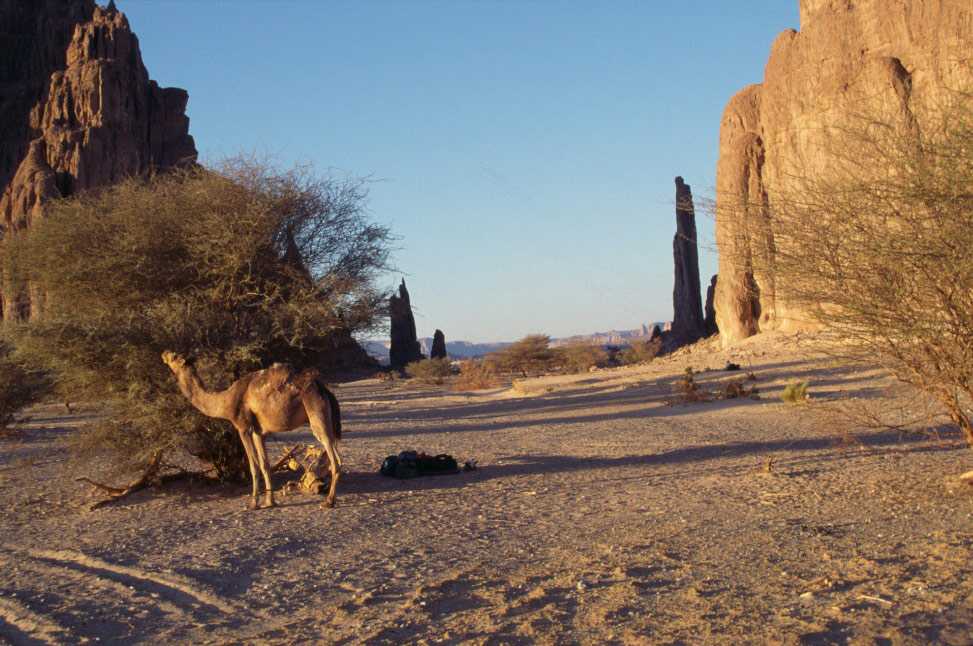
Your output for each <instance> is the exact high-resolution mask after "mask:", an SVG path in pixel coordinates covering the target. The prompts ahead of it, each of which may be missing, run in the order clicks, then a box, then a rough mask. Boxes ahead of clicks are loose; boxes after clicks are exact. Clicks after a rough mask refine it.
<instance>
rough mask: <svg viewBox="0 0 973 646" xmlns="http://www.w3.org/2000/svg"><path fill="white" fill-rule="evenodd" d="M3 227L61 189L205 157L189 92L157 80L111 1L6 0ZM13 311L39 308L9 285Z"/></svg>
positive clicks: (2, 33) (0, 9)
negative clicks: (193, 125) (194, 133)
mask: <svg viewBox="0 0 973 646" xmlns="http://www.w3.org/2000/svg"><path fill="white" fill-rule="evenodd" d="M0 46H2V49H3V52H4V57H3V60H2V62H0V151H2V152H0V235H10V234H13V233H14V232H15V231H16V230H18V229H20V228H23V227H25V226H29V224H30V221H31V219H33V218H36V217H39V216H40V214H41V213H42V210H43V204H44V203H45V202H46V201H48V200H50V199H52V198H56V197H60V196H67V195H72V194H74V193H76V192H78V191H81V190H84V189H88V188H93V187H97V186H104V185H106V184H110V183H112V182H116V181H118V180H120V179H123V178H124V177H127V176H129V175H133V174H138V173H142V172H145V171H148V170H150V169H164V168H168V167H172V166H174V165H177V164H182V163H192V162H194V161H195V159H196V147H195V145H194V142H193V138H192V137H191V136H190V135H189V118H188V117H187V116H186V114H185V110H186V102H187V100H188V95H187V93H186V92H185V91H184V90H180V89H178V88H160V87H159V86H158V84H156V83H155V81H152V80H150V79H149V75H148V72H147V71H146V69H145V65H144V64H143V63H142V55H141V53H140V51H139V44H138V38H136V36H135V34H134V33H132V31H131V29H130V27H129V24H128V20H127V19H126V18H125V15H124V14H122V13H121V12H120V11H118V10H117V9H116V8H115V7H114V3H109V5H108V8H102V7H99V6H96V5H95V4H94V2H92V1H91V0H31V1H30V2H24V1H23V0H0ZM0 290H2V291H0V299H2V302H3V307H2V315H3V318H5V319H6V318H15V317H19V316H22V315H24V314H25V313H26V312H27V311H29V310H30V306H29V302H28V298H27V297H26V295H23V294H17V293H15V292H14V291H13V290H12V289H11V287H10V286H5V288H3V287H0Z"/></svg>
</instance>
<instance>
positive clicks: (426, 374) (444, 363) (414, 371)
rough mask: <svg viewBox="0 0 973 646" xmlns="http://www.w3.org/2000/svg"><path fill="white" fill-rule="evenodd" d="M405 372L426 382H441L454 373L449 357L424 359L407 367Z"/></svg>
mask: <svg viewBox="0 0 973 646" xmlns="http://www.w3.org/2000/svg"><path fill="white" fill-rule="evenodd" d="M405 374H407V375H408V376H410V377H412V378H413V379H418V380H419V381H422V382H424V383H431V384H441V383H443V381H444V380H445V379H446V378H447V377H449V376H450V375H452V374H453V367H452V365H450V362H449V359H445V358H439V359H422V360H421V361H413V362H412V363H410V364H408V365H407V366H406V367H405Z"/></svg>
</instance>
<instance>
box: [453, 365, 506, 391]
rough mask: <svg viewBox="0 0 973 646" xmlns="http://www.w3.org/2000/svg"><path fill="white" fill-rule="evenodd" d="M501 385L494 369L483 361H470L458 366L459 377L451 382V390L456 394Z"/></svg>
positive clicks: (500, 380) (501, 381)
mask: <svg viewBox="0 0 973 646" xmlns="http://www.w3.org/2000/svg"><path fill="white" fill-rule="evenodd" d="M502 383H503V380H502V379H501V378H500V375H499V374H497V371H496V368H495V367H494V366H493V365H492V364H491V363H490V362H488V361H485V360H483V359H470V360H469V361H464V362H462V363H461V364H460V369H459V375H458V376H457V377H456V379H454V380H453V384H452V386H453V390H455V391H458V392H464V391H470V390H485V389H487V388H497V387H499V386H500V385H501V384H502Z"/></svg>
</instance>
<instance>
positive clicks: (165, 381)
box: [4, 159, 390, 477]
mask: <svg viewBox="0 0 973 646" xmlns="http://www.w3.org/2000/svg"><path fill="white" fill-rule="evenodd" d="M365 198H366V193H365V190H364V185H363V183H362V182H361V181H357V180H355V181H337V180H333V179H327V178H325V179H321V178H318V177H315V176H314V175H313V174H311V173H310V172H309V171H308V170H307V169H296V170H292V171H287V172H281V171H278V170H275V169H273V168H271V167H269V166H267V165H265V164H261V163H257V162H253V161H251V160H246V159H236V160H232V161H229V162H226V163H224V164H223V165H222V166H220V167H219V168H217V169H216V170H206V169H202V168H194V169H188V170H181V171H175V172H172V173H167V174H165V175H157V176H153V177H148V178H133V179H130V180H128V181H125V182H123V183H121V184H119V185H117V186H113V187H110V188H106V189H104V190H101V191H99V192H97V193H88V194H85V195H82V196H80V197H77V198H74V199H71V200H65V201H60V202H57V203H55V204H53V205H51V208H50V209H49V212H48V213H47V215H46V217H44V218H42V219H40V220H39V221H38V222H36V223H35V224H34V225H33V226H32V227H31V228H30V229H29V230H28V231H26V232H24V233H23V234H20V235H16V236H11V237H10V239H8V240H6V241H4V242H5V244H4V247H5V255H4V262H5V270H6V273H7V275H8V276H12V277H14V279H15V280H18V281H20V282H21V283H27V284H30V285H31V289H32V293H35V294H36V293H40V294H43V295H44V300H43V303H40V305H41V308H40V309H41V311H42V314H41V316H40V317H39V318H38V319H37V320H35V321H32V322H30V323H29V324H22V325H20V326H19V327H16V328H14V329H12V330H10V332H11V333H12V337H13V338H14V340H15V342H16V346H17V350H18V353H19V354H20V355H21V356H23V357H25V358H26V359H27V360H28V361H29V362H30V363H31V364H32V365H37V366H42V367H44V368H46V369H48V370H49V371H50V372H51V374H52V375H54V377H55V378H56V380H57V383H58V388H59V389H60V390H61V391H62V392H63V394H64V395H65V396H66V397H69V398H70V399H71V400H72V401H78V400H84V401H92V402H99V403H101V404H103V406H104V409H105V412H106V415H105V417H104V419H103V420H102V421H98V422H96V423H94V424H92V425H91V426H90V427H88V428H87V429H86V431H85V432H84V433H83V434H82V435H81V437H80V439H79V441H78V448H79V449H80V451H79V455H81V456H82V457H85V458H91V457H93V456H94V455H95V454H104V455H107V456H108V458H109V462H110V463H111V464H112V465H113V466H114V467H115V470H116V471H119V472H120V471H123V470H129V469H143V470H144V469H149V470H153V469H157V468H158V467H159V465H160V463H161V461H162V459H163V458H164V456H168V455H170V454H171V453H172V452H173V451H176V450H188V451H190V452H191V453H193V454H195V455H197V456H199V457H201V458H203V459H204V460H206V461H209V462H210V463H212V464H213V465H214V466H215V467H216V469H217V472H218V473H219V475H220V476H222V477H240V476H242V475H243V474H244V473H245V472H246V470H245V460H244V457H243V453H242V449H241V447H240V445H239V441H238V439H237V438H236V435H235V433H233V432H232V430H231V429H230V428H229V426H228V425H223V424H222V423H221V422H218V421H213V420H209V419H206V418H204V417H202V416H201V415H200V414H199V413H198V412H197V411H196V410H195V409H193V408H192V407H191V406H190V405H189V404H188V402H186V400H185V399H184V398H183V397H182V396H181V394H179V392H178V390H177V389H176V385H175V381H174V379H173V378H172V375H171V374H170V373H169V371H168V369H167V368H165V366H164V365H163V364H162V362H161V360H160V353H161V352H162V351H163V350H166V349H169V350H174V351H177V352H180V353H185V354H189V355H192V356H194V357H195V358H196V360H197V367H198V369H199V370H200V372H201V374H202V375H203V376H204V378H206V379H209V380H210V381H212V382H213V383H214V386H216V387H221V386H226V385H228V383H229V382H230V381H232V380H233V379H234V378H236V377H239V376H240V375H241V374H242V373H244V372H246V371H250V370H254V369H258V368H260V367H263V366H265V365H267V364H268V363H270V362H272V361H287V362H290V363H292V364H294V365H295V367H298V368H304V367H321V366H322V365H326V364H327V359H328V356H329V353H330V352H332V351H333V350H334V347H335V338H336V337H341V336H344V337H347V335H348V334H349V332H353V331H359V330H365V329H368V328H371V327H373V326H375V325H376V324H377V323H379V321H380V318H381V316H382V313H383V295H382V294H381V293H380V292H379V291H378V290H377V289H376V288H375V280H376V278H377V276H378V274H379V273H380V272H382V271H384V270H385V269H386V265H387V261H388V255H389V245H390V233H389V230H388V229H387V228H385V227H383V226H380V225H377V224H375V223H372V222H370V221H369V219H368V217H367V216H366V213H365V210H364V203H365ZM35 305H36V304H35Z"/></svg>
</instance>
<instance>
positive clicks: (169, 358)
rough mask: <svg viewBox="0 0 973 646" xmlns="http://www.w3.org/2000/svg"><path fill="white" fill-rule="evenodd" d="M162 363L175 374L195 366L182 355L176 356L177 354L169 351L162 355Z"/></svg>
mask: <svg viewBox="0 0 973 646" xmlns="http://www.w3.org/2000/svg"><path fill="white" fill-rule="evenodd" d="M162 363H164V364H166V365H167V366H169V370H172V371H173V372H179V371H180V370H182V369H183V368H185V367H186V366H191V365H193V364H192V361H189V360H188V359H186V358H185V357H183V356H182V355H181V354H176V353H175V352H170V351H169V350H166V351H165V352H163V353H162Z"/></svg>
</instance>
